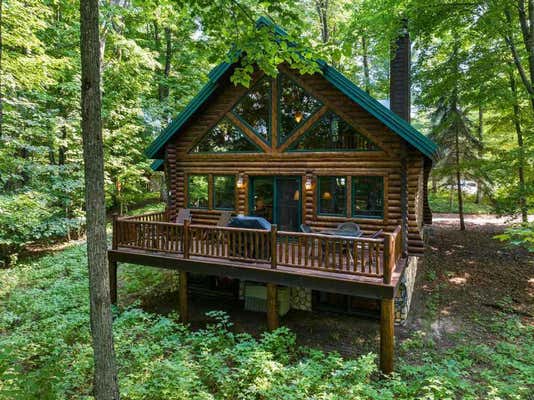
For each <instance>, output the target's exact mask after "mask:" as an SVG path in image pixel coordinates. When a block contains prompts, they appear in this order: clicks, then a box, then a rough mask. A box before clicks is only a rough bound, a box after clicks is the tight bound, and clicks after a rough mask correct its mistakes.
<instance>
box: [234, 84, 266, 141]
mask: <svg viewBox="0 0 534 400" xmlns="http://www.w3.org/2000/svg"><path fill="white" fill-rule="evenodd" d="M233 113H234V114H235V115H236V116H237V117H238V118H240V119H241V120H242V121H244V122H245V123H246V124H247V125H248V126H249V127H250V128H251V129H252V131H254V133H255V134H256V135H258V136H259V137H260V138H261V139H263V140H264V141H265V142H266V143H270V141H271V134H270V131H271V127H270V125H271V124H270V116H271V80H270V79H267V78H264V79H262V80H260V81H259V82H258V83H257V84H256V85H254V87H252V89H250V90H249V91H248V92H247V93H246V94H245V95H244V96H243V98H242V99H241V100H240V101H239V103H237V105H236V106H235V107H234V109H233Z"/></svg>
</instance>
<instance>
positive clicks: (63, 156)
mask: <svg viewBox="0 0 534 400" xmlns="http://www.w3.org/2000/svg"><path fill="white" fill-rule="evenodd" d="M66 140H67V127H66V126H63V127H62V128H61V142H62V143H61V144H60V145H59V151H58V158H57V163H58V165H65V163H66V162H67V146H65V141H66Z"/></svg>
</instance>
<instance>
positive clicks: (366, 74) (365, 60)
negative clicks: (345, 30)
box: [362, 35, 371, 94]
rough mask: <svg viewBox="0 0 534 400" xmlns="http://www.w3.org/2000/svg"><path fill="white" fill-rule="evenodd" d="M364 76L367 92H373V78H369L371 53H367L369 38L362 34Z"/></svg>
mask: <svg viewBox="0 0 534 400" xmlns="http://www.w3.org/2000/svg"><path fill="white" fill-rule="evenodd" d="M362 53H363V54H362V56H363V77H364V87H365V91H366V92H367V93H369V94H370V93H371V80H370V78H369V55H368V54H367V39H366V38H365V36H364V35H362Z"/></svg>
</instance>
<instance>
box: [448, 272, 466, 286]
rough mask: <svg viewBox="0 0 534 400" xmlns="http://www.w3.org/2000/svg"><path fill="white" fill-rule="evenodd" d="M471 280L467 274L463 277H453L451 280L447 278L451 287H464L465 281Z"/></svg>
mask: <svg viewBox="0 0 534 400" xmlns="http://www.w3.org/2000/svg"><path fill="white" fill-rule="evenodd" d="M469 278H471V275H470V274H468V273H467V272H466V273H465V274H464V275H463V276H454V277H452V278H449V282H450V283H452V284H453V285H461V286H463V285H465V284H466V283H467V280H468V279H469Z"/></svg>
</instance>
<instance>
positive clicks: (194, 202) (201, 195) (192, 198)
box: [187, 175, 208, 208]
mask: <svg viewBox="0 0 534 400" xmlns="http://www.w3.org/2000/svg"><path fill="white" fill-rule="evenodd" d="M187 198H188V201H187V204H188V206H189V207H193V208H208V176H207V175H189V179H188V185H187Z"/></svg>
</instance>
